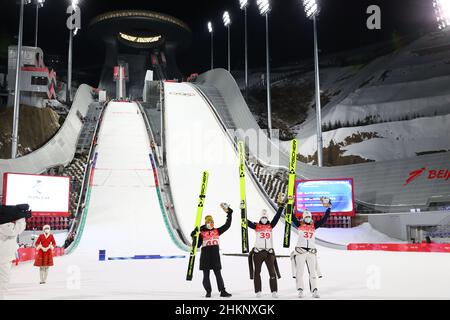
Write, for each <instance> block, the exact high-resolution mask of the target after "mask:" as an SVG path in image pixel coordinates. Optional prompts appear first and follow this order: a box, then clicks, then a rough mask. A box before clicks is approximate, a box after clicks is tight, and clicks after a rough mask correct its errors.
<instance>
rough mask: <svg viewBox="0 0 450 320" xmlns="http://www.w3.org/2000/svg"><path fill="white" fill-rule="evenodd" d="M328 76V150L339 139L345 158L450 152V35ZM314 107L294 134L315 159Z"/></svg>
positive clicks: (292, 81) (433, 36) (296, 80)
mask: <svg viewBox="0 0 450 320" xmlns="http://www.w3.org/2000/svg"><path fill="white" fill-rule="evenodd" d="M324 59H326V58H324ZM320 73H321V91H322V100H325V102H323V104H322V126H323V131H324V135H323V139H324V148H327V147H329V146H330V143H331V142H332V143H333V144H334V145H338V146H339V148H340V150H341V153H340V155H341V156H355V157H360V158H362V159H363V160H364V159H366V160H372V161H381V160H391V159H402V158H408V157H413V156H416V155H420V154H422V153H428V152H436V151H450V132H449V131H450V129H449V127H450V30H447V31H445V32H435V33H430V34H427V35H425V36H423V37H421V38H419V39H418V40H416V41H413V42H412V43H410V44H408V45H406V46H404V47H401V48H399V49H397V50H396V51H394V52H392V53H390V54H388V55H385V56H381V57H378V58H376V59H374V60H372V61H371V62H370V63H367V64H365V65H353V66H345V67H333V68H325V67H322V68H321V71H320ZM313 76H314V75H313V72H312V70H311V72H308V73H305V74H302V75H301V76H297V77H289V78H287V79H286V80H284V81H277V82H275V83H274V87H277V86H292V85H294V86H295V85H298V86H299V87H300V86H301V85H302V84H304V83H306V82H310V83H313V81H314V78H313ZM293 107H294V108H295V106H293ZM299 110H300V108H299ZM308 110H309V111H308V115H307V118H306V120H305V121H304V122H302V123H301V124H298V125H296V126H294V127H292V128H291V130H292V131H293V132H294V133H295V134H296V135H297V138H298V139H299V142H300V146H301V147H300V153H301V155H302V156H305V157H308V156H309V159H311V157H312V156H313V155H314V153H315V152H316V148H317V145H316V141H317V138H316V135H315V132H316V112H315V101H314V97H312V98H311V102H310V107H309V108H308ZM276 112H277V111H276V110H273V113H276ZM361 133H363V136H361ZM282 144H283V145H284V146H285V147H286V148H288V147H289V143H282ZM330 152H331V151H330Z"/></svg>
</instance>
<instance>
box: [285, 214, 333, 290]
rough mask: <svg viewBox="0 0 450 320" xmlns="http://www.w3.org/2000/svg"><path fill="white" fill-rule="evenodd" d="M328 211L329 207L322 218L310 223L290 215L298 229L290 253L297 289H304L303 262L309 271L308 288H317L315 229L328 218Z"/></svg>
mask: <svg viewBox="0 0 450 320" xmlns="http://www.w3.org/2000/svg"><path fill="white" fill-rule="evenodd" d="M330 213H331V209H330V208H328V209H327V211H326V212H325V215H324V216H323V217H322V219H320V220H319V221H317V222H315V223H311V224H306V223H304V222H302V221H299V220H298V219H297V217H295V215H293V216H292V225H293V226H294V227H295V228H297V229H298V231H299V236H298V241H297V245H296V246H295V249H294V251H293V252H292V253H291V264H292V276H293V277H294V278H295V279H296V284H297V290H304V289H305V288H304V283H303V275H304V271H305V264H306V268H307V269H308V273H309V288H310V290H311V292H313V291H314V290H315V289H317V278H318V275H317V258H316V253H317V249H316V241H315V239H316V235H315V231H316V229H318V228H320V227H321V226H322V225H323V224H324V223H325V222H326V221H327V220H328V217H329V216H330Z"/></svg>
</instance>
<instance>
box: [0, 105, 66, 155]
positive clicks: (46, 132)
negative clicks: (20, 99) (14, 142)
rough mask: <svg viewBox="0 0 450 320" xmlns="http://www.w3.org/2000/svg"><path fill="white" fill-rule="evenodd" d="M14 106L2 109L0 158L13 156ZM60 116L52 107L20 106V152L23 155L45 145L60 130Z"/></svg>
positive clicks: (0, 118) (0, 112)
mask: <svg viewBox="0 0 450 320" xmlns="http://www.w3.org/2000/svg"><path fill="white" fill-rule="evenodd" d="M13 111H14V110H13V108H6V109H2V110H1V111H0V159H9V158H11V133H12V118H13ZM59 128H60V124H59V116H58V114H57V113H56V112H55V111H54V110H53V109H51V108H35V107H30V106H26V105H21V106H20V115H19V144H18V154H19V155H20V156H23V155H25V154H27V153H30V152H32V151H34V150H36V149H39V148H40V147H41V146H43V145H44V144H45V143H46V142H47V141H48V140H50V139H51V138H52V137H53V136H54V135H55V133H56V132H57V131H58V130H59Z"/></svg>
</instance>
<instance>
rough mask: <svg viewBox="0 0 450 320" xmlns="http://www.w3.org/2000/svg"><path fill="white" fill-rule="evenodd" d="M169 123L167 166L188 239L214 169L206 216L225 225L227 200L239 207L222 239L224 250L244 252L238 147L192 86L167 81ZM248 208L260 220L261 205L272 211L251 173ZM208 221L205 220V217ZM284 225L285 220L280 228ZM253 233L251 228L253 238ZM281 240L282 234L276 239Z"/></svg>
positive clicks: (280, 241)
mask: <svg viewBox="0 0 450 320" xmlns="http://www.w3.org/2000/svg"><path fill="white" fill-rule="evenodd" d="M165 119H166V121H165V126H166V130H165V132H166V141H165V142H166V148H167V152H166V154H167V166H168V171H169V179H170V184H171V191H172V194H173V198H174V205H175V208H176V212H177V218H178V221H179V223H180V226H181V228H182V230H183V232H184V234H185V235H186V236H187V237H189V235H190V233H191V232H192V230H193V228H194V222H195V214H196V207H197V200H198V195H199V191H200V182H201V176H202V172H203V171H208V172H209V182H208V189H207V192H206V200H205V206H204V209H203V217H204V216H206V215H208V214H211V215H213V217H214V219H215V225H216V226H220V225H222V224H223V223H225V220H226V214H225V213H224V212H223V210H222V209H221V208H220V206H219V205H220V203H221V202H227V203H229V204H230V205H231V208H232V209H233V210H234V213H233V223H232V226H231V228H230V230H229V231H228V232H226V233H225V234H224V235H223V237H221V248H222V250H223V251H224V252H227V253H240V252H241V241H240V239H241V234H240V230H241V224H240V209H239V202H240V197H239V170H238V166H239V163H238V157H237V154H236V150H235V149H234V148H233V146H232V145H231V143H230V141H229V139H228V138H227V136H226V134H225V132H224V131H223V130H222V128H221V126H220V124H219V122H218V121H217V119H216V118H215V116H214V114H213V113H212V112H211V109H210V108H209V106H208V104H207V102H206V101H205V100H204V99H203V98H202V96H201V95H200V94H198V92H197V91H196V90H195V89H194V88H193V87H192V86H191V85H189V84H186V83H169V82H167V83H165ZM246 193H247V212H248V217H249V219H251V220H259V215H260V212H261V210H262V209H266V210H268V212H272V214H273V213H274V212H273V209H272V207H271V206H270V205H269V204H268V203H267V202H266V201H265V199H264V197H263V196H262V195H261V194H260V193H259V191H258V189H257V187H256V186H255V185H254V184H253V181H252V180H251V179H249V177H248V173H247V175H246ZM202 222H203V221H202ZM278 228H279V229H280V230H281V229H283V224H282V223H280V226H278V227H277V229H278ZM253 237H254V235H253V234H252V232H251V231H250V232H249V239H250V242H251V243H252V242H253V239H254V238H253ZM275 241H276V242H279V243H282V235H280V237H278V239H275Z"/></svg>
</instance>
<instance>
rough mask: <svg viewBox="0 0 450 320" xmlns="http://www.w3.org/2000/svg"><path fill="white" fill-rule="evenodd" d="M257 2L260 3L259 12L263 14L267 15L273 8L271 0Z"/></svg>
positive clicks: (258, 0)
mask: <svg viewBox="0 0 450 320" xmlns="http://www.w3.org/2000/svg"><path fill="white" fill-rule="evenodd" d="M256 4H257V5H258V9H259V13H260V14H261V15H262V16H265V15H267V14H268V13H269V12H270V10H272V8H271V6H270V1H269V0H257V1H256Z"/></svg>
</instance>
